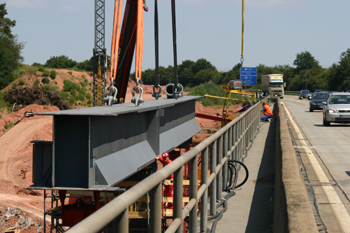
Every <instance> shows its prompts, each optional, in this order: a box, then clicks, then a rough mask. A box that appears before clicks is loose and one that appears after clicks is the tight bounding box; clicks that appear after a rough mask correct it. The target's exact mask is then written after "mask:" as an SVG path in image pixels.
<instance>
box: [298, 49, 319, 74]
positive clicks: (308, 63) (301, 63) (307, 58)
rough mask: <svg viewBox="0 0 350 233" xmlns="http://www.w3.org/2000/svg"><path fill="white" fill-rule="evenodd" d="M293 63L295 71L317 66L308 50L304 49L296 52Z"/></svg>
mask: <svg viewBox="0 0 350 233" xmlns="http://www.w3.org/2000/svg"><path fill="white" fill-rule="evenodd" d="M293 65H295V66H296V68H295V69H296V71H297V72H298V73H300V71H302V70H308V69H312V68H314V67H315V66H318V61H317V60H316V59H315V58H314V57H313V56H312V55H311V53H310V52H308V51H305V52H301V53H298V54H297V57H296V59H295V60H294V62H293Z"/></svg>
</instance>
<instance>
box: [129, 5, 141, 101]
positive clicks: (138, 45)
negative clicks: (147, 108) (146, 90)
mask: <svg viewBox="0 0 350 233" xmlns="http://www.w3.org/2000/svg"><path fill="white" fill-rule="evenodd" d="M143 2H144V0H138V1H137V29H136V52H135V80H136V87H134V89H132V96H133V97H132V99H131V102H132V103H134V104H135V105H136V106H138V105H140V103H143V102H144V99H143V98H142V96H143V89H142V87H141V86H140V82H141V76H142V55H143V5H144V4H143ZM135 92H136V93H141V94H140V96H136V95H135Z"/></svg>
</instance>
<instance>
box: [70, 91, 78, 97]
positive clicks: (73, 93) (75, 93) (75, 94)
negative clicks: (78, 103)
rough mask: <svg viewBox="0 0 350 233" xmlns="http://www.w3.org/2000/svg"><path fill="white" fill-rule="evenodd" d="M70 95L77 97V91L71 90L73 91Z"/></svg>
mask: <svg viewBox="0 0 350 233" xmlns="http://www.w3.org/2000/svg"><path fill="white" fill-rule="evenodd" d="M70 94H71V95H72V96H74V97H76V96H77V91H76V90H75V89H73V90H71V91H70Z"/></svg>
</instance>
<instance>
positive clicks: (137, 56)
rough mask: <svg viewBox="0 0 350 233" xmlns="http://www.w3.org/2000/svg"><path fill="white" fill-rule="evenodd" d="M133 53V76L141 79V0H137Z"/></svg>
mask: <svg viewBox="0 0 350 233" xmlns="http://www.w3.org/2000/svg"><path fill="white" fill-rule="evenodd" d="M136 33H137V34H136V53H135V78H136V80H138V81H141V74H142V53H143V0H138V1H137V32H136Z"/></svg>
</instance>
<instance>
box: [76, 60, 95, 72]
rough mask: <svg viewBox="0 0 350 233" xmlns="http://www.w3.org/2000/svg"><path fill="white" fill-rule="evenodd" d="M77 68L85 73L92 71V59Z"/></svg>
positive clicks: (80, 63)
mask: <svg viewBox="0 0 350 233" xmlns="http://www.w3.org/2000/svg"><path fill="white" fill-rule="evenodd" d="M76 68H78V69H79V70H84V71H92V58H91V59H90V60H85V61H83V62H78V63H77V64H76Z"/></svg>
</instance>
